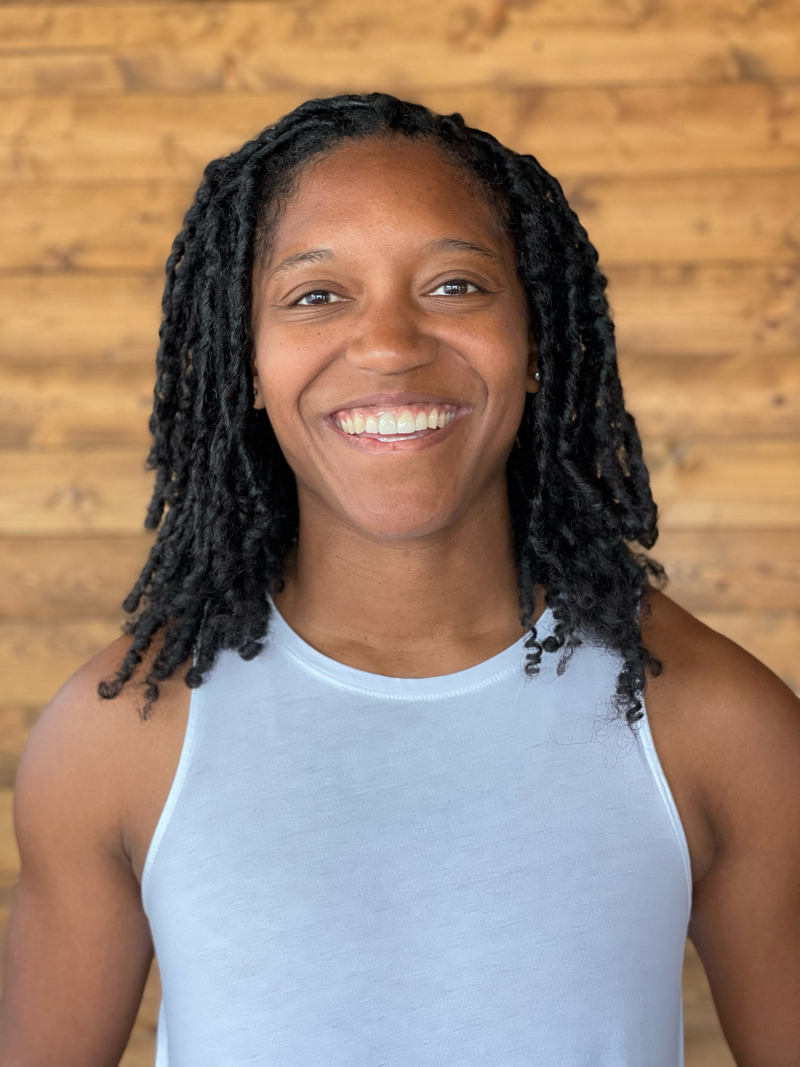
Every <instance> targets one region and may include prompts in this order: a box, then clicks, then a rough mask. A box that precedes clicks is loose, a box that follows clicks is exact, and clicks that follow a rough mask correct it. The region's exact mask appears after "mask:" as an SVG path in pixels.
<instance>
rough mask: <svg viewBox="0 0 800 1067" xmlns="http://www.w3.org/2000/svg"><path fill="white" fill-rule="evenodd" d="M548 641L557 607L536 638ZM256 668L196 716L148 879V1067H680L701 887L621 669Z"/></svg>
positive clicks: (318, 658)
mask: <svg viewBox="0 0 800 1067" xmlns="http://www.w3.org/2000/svg"><path fill="white" fill-rule="evenodd" d="M554 625H555V620H554V618H553V615H552V612H551V610H550V609H549V608H548V609H546V611H545V614H544V615H542V617H541V619H540V621H539V624H538V634H539V637H540V638H543V637H544V636H546V635H547V634H548V633H552V631H553V627H554ZM524 640H525V638H524V637H523V638H521V639H520V640H519V641H518V642H516V643H515V644H514V645H512V646H511V647H510V648H507V649H505V651H503V652H500V653H499V654H498V655H496V656H493V657H492V658H491V659H488V660H485V661H484V662H483V663H479V664H478V665H477V666H474V667H470V668H468V669H466V670H463V671H458V672H456V673H455V674H448V675H441V676H437V677H433V678H391V677H387V676H384V675H378V674H372V673H370V672H367V671H362V670H357V669H356V668H354V667H350V666H347V665H345V664H342V663H339V662H338V661H336V660H333V659H330V658H329V657H327V656H325V655H323V654H322V653H320V652H319V651H317V650H316V649H314V648H313V647H311V646H310V645H309V644H307V643H306V642H305V641H304V640H303V639H302V638H301V637H300V636H299V635H298V634H296V633H295V632H294V631H293V630H292V629H291V628H290V626H289V625H288V623H287V622H286V621H285V620H284V619H283V618H282V617H281V616H280V615H279V614H278V612H277V609H275V610H274V611H273V614H272V619H271V622H270V630H269V635H268V641H267V643H266V645H265V648H264V651H263V652H262V653H261V654H260V655H259V656H257V657H256V658H255V659H253V660H251V661H250V662H245V661H244V660H242V659H241V658H240V657H239V655H238V654H237V653H235V652H224V653H222V654H221V655H220V657H219V659H218V660H217V663H216V665H215V667H214V669H213V671H212V672H211V674H210V676H209V678H208V680H207V681H206V683H205V684H204V685H203V686H202V687H201V688H199V689H197V690H195V691H194V692H193V694H192V700H191V707H190V711H189V718H188V724H187V729H186V735H185V740H184V743H183V750H182V753H181V757H180V762H179V765H178V769H177V773H176V776H175V779H174V782H173V784H172V787H171V790H170V793H169V796H168V799H167V802H166V804H165V807H164V810H163V812H162V814H161V817H160V819H159V822H158V825H157V828H156V831H155V834H154V836H153V840H152V842H151V844H150V848H149V851H148V855H147V860H146V863H145V868H144V872H143V877H142V899H143V904H144V908H145V911H146V914H147V916H148V918H149V921H150V926H151V929H152V934H153V942H154V945H155V951H156V955H157V958H158V962H159V966H160V971H161V980H162V984H163V996H162V1002H161V1011H160V1014H159V1022H158V1035H157V1049H158V1051H157V1057H156V1067H244V1065H248V1067H424V1065H430V1067H447V1065H452V1067H489V1065H492V1067H517V1065H519V1067H523V1065H524V1067H560V1065H562V1064H563V1065H565V1067H566V1065H569V1067H623V1065H625V1067H682V1065H683V1014H682V1001H681V971H682V964H683V953H684V945H685V939H686V934H687V927H688V923H689V917H690V911H691V895H692V883H691V867H690V860H689V852H688V848H687V843H686V837H685V835H684V831H683V827H682V825H681V821H680V817H679V815H678V811H677V808H676V806H675V803H674V800H673V797H672V794H671V792H670V789H669V786H668V784H667V781H666V778H665V777H664V773H663V771H662V768H661V765H660V763H659V759H658V756H657V753H656V750H655V748H654V745H653V739H652V734H651V733H650V729H649V725H648V723H647V719H646V717H645V719H643V720H641V721H640V723H639V734H638V736H636V737H634V735H633V734H632V733H631V732H630V730H629V729H628V727H627V726H626V725H625V722H624V720H622V721H619V720H617V721H616V722H614V721H613V713H612V712H611V711H610V706H609V703H608V701H609V698H610V696H611V695H612V694H613V692H614V688H615V684H616V677H617V673H618V670H619V667H620V664H621V660H620V658H619V657H618V655H617V654H616V653H612V652H610V651H609V650H605V649H602V648H601V647H599V646H596V645H592V644H584V645H583V646H582V647H580V648H578V649H577V651H575V653H574V654H573V656H572V658H571V659H570V661H569V663H568V664H567V666H566V670H564V671H563V673H561V674H560V675H559V674H558V672H557V669H556V667H557V663H558V661H559V659H560V658H561V653H555V654H550V653H544V654H543V656H542V667H541V672H540V674H539V675H538V677H535V678H527V677H526V675H525V674H524V672H523V663H524V657H525V654H526V650H525V648H524V647H523V642H524Z"/></svg>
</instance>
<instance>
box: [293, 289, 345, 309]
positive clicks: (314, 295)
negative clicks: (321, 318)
mask: <svg viewBox="0 0 800 1067" xmlns="http://www.w3.org/2000/svg"><path fill="white" fill-rule="evenodd" d="M341 299H342V298H341V297H340V296H337V295H336V293H332V292H331V291H330V289H312V290H311V292H310V293H304V294H303V296H301V297H300V299H299V300H295V302H294V304H293V305H292V306H293V307H324V305H325V304H330V303H331V302H332V301H334V300H341ZM306 301H308V303H306Z"/></svg>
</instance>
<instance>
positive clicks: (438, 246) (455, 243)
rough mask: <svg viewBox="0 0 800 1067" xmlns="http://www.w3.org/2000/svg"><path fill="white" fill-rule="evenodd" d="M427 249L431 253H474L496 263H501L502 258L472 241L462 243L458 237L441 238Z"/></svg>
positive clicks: (431, 242) (427, 246) (429, 244)
mask: <svg viewBox="0 0 800 1067" xmlns="http://www.w3.org/2000/svg"><path fill="white" fill-rule="evenodd" d="M426 248H427V250H428V251H429V252H472V253H473V254H474V255H478V256H483V257H484V259H491V260H493V261H494V262H495V263H499V262H500V257H499V256H498V255H497V254H496V253H495V252H492V251H491V249H489V248H485V247H484V246H483V245H476V244H473V242H472V241H460V240H459V239H458V238H457V237H441V238H440V239H439V240H438V241H430V242H429V243H428V244H427V245H426Z"/></svg>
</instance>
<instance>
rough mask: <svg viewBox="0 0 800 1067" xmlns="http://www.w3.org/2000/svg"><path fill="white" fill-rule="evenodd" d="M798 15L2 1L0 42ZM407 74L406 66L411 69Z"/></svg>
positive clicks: (689, 0)
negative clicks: (25, 2)
mask: <svg viewBox="0 0 800 1067" xmlns="http://www.w3.org/2000/svg"><path fill="white" fill-rule="evenodd" d="M796 15H797V4H796V0H773V2H771V3H769V4H758V3H756V4H754V3H753V2H752V0H703V3H697V2H696V0H661V2H660V3H659V4H646V3H619V2H616V0H539V2H538V3H536V4H517V5H514V6H513V7H512V6H511V5H508V6H507V5H505V4H498V3H497V2H496V0H471V3H470V4H469V5H468V6H467V5H465V4H464V3H463V0H440V2H439V3H438V4H435V5H430V4H428V3H427V2H426V0H407V2H406V3H405V4H404V5H403V6H402V7H393V6H387V7H382V8H376V7H375V5H374V4H373V3H371V0H325V2H324V3H320V2H318V3H317V4H316V5H315V6H314V8H313V9H308V8H306V7H304V6H303V5H298V4H296V3H294V2H292V0H271V2H270V3H269V4H268V5H266V4H258V5H256V4H253V3H247V2H244V3H243V2H241V0H227V2H226V3H211V2H198V0H183V2H182V3H181V4H180V5H176V4H175V3H172V2H169V0H167V2H160V3H154V2H151V0H137V2H134V3H131V2H122V3H121V2H104V3H85V2H84V3H69V4H67V3H58V2H56V3H37V4H27V5H26V4H21V3H4V4H3V6H2V8H0V35H2V39H3V40H4V41H5V47H6V49H8V50H11V49H53V50H60V49H74V48H96V49H97V48H120V47H148V46H153V45H157V46H161V47H166V48H172V49H177V48H182V47H186V46H187V45H197V44H203V43H211V44H214V45H218V46H220V47H228V48H231V47H237V46H239V47H241V46H242V44H243V43H247V44H250V45H252V46H253V47H258V46H261V45H263V44H264V43H269V42H270V40H271V39H274V38H275V37H279V38H280V39H287V40H292V39H294V40H296V39H298V38H300V39H301V40H303V41H304V42H306V43H307V44H308V45H309V46H310V47H313V46H314V44H317V43H319V42H320V41H326V40H332V41H336V42H338V43H343V44H345V45H350V46H353V45H355V44H359V43H365V44H374V43H375V41H376V40H380V39H385V38H386V37H387V36H388V35H392V36H395V37H404V38H408V39H414V40H416V39H420V38H422V39H423V40H424V39H425V37H426V36H428V35H430V34H436V33H438V34H441V35H442V36H443V37H446V38H447V39H450V38H455V39H456V40H460V39H464V37H465V36H467V35H468V34H470V33H472V34H475V35H484V36H488V37H491V36H497V35H498V34H500V33H503V32H504V31H506V30H508V29H509V28H513V29H514V30H515V31H517V32H519V33H525V34H530V33H535V32H538V31H544V30H548V31H552V30H566V29H573V30H582V31H588V30H593V31H597V30H609V29H613V30H629V31H639V30H642V29H651V30H652V29H657V30H660V31H667V30H670V29H674V28H679V29H681V30H683V31H689V32H691V31H692V30H693V29H698V28H699V29H705V30H708V29H711V28H713V29H716V30H717V31H718V32H721V31H722V30H724V29H734V30H735V29H739V30H750V31H752V30H758V29H767V28H786V27H791V26H792V25H793V20H794V18H795V17H796ZM412 69H414V68H412Z"/></svg>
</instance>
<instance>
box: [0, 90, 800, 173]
mask: <svg viewBox="0 0 800 1067" xmlns="http://www.w3.org/2000/svg"><path fill="white" fill-rule="evenodd" d="M383 88H387V87H386V86H383ZM391 88H394V89H395V90H397V91H402V95H404V96H406V97H407V98H409V99H412V100H417V101H419V102H420V103H423V104H427V105H428V106H429V107H432V108H434V110H436V111H439V112H443V113H451V112H453V111H459V112H460V113H461V114H462V115H463V116H464V118H465V120H466V121H467V122H468V123H469V124H470V125H473V126H478V127H480V128H482V129H488V130H490V131H491V132H492V133H493V134H494V135H495V136H496V137H497V138H498V139H499V140H501V141H503V142H504V143H505V144H508V145H509V146H510V147H511V148H514V149H516V150H517V151H518V152H530V153H532V154H534V155H535V156H536V157H537V158H538V159H539V160H540V161H541V162H542V164H543V165H544V166H545V167H547V168H548V169H549V170H551V171H552V172H553V173H554V174H556V175H557V176H558V177H559V179H561V180H567V179H568V178H570V177H577V176H590V175H591V176H600V175H605V176H611V175H626V176H634V175H645V174H646V175H651V176H663V175H666V174H694V173H698V172H702V171H711V172H714V173H720V172H726V171H729V170H730V171H733V172H737V171H748V172H751V173H755V172H764V171H775V170H777V169H786V168H795V169H797V168H798V167H800V85H798V84H796V83H790V82H786V83H774V84H772V83H769V84H768V83H759V82H742V83H736V84H732V85H725V86H695V85H686V84H682V85H679V86H670V87H664V86H631V87H620V88H616V87H615V88H596V89H589V88H586V89H572V88H570V89H535V88H531V89H496V88H492V89H488V88H475V89H463V90H428V89H422V88H419V87H417V86H416V85H415V84H409V83H404V84H403V85H402V86H393V87H391ZM307 98H308V92H307V91H306V90H304V89H302V88H298V89H281V90H280V91H278V90H275V91H271V92H268V93H255V92H254V93H237V92H230V93H208V92H174V93H166V92H159V93H149V94H148V93H139V94H135V93H134V94H120V95H118V96H116V97H113V98H97V97H83V98H80V97H71V96H67V95H65V94H60V95H58V94H57V95H53V96H48V97H35V96H20V97H14V98H9V99H8V100H7V101H5V102H4V106H3V108H2V109H0V183H2V184H12V185H18V184H23V183H30V182H39V183H41V182H52V183H64V184H68V183H76V182H77V183H81V184H83V183H85V182H90V181H91V182H96V181H119V180H120V179H124V180H125V181H154V180H159V179H161V180H164V179H168V180H173V181H177V180H183V181H188V182H195V183H196V182H198V181H199V180H200V177H201V174H202V170H203V167H204V166H205V165H206V164H207V163H208V161H209V160H211V159H213V158H215V157H216V156H220V155H224V154H226V153H228V152H232V151H234V150H235V149H237V148H239V147H240V146H241V145H242V143H243V142H244V141H246V140H247V139H249V138H251V137H254V136H255V135H256V134H257V133H258V132H259V131H260V130H262V129H263V128H264V127H265V126H267V125H268V124H270V123H272V122H275V121H276V120H277V119H278V118H280V116H281V115H283V114H285V113H286V112H288V111H289V110H291V109H292V108H294V107H296V106H297V105H298V104H300V103H302V102H303V101H304V100H306V99H307ZM665 116H667V118H665ZM566 130H568V131H569V135H568V136H565V131H566Z"/></svg>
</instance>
